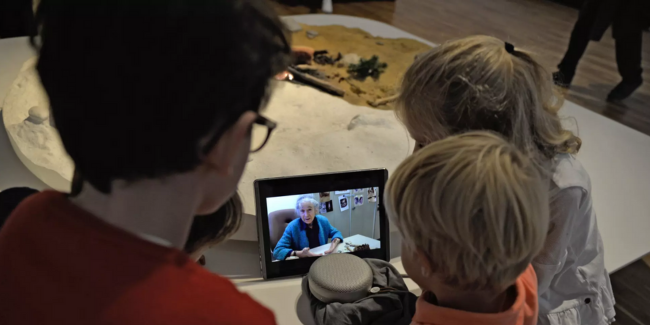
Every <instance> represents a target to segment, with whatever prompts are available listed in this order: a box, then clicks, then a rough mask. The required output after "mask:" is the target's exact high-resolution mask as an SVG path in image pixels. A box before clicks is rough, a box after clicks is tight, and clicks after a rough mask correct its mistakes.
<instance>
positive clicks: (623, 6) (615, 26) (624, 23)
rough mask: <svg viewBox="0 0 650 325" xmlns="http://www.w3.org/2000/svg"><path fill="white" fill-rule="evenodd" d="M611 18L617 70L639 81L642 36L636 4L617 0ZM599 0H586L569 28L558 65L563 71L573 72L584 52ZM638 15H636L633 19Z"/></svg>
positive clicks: (628, 78) (626, 77)
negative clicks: (618, 2) (569, 36)
mask: <svg viewBox="0 0 650 325" xmlns="http://www.w3.org/2000/svg"><path fill="white" fill-rule="evenodd" d="M620 1H621V2H620V5H619V7H618V8H617V10H616V14H615V15H614V19H613V22H612V30H613V34H614V38H615V39H616V64H617V65H618V72H619V73H620V75H621V77H623V79H624V80H626V81H632V82H634V81H639V80H641V74H642V72H643V69H642V68H641V51H642V48H641V44H642V40H643V23H642V22H641V21H642V18H641V15H640V14H639V13H638V11H639V8H637V7H636V6H635V5H634V3H635V2H634V1H630V0H620ZM599 2H601V1H599V0H587V2H586V3H585V5H584V7H583V8H582V9H581V10H580V16H579V17H578V21H577V22H576V24H575V26H574V27H573V32H571V41H570V42H569V48H568V49H567V51H566V53H565V54H564V58H563V59H562V62H560V64H559V65H558V68H559V69H560V71H561V72H562V73H564V74H565V75H573V74H574V73H575V70H576V67H577V66H578V62H579V61H580V58H581V57H582V55H583V54H584V53H585V50H586V49H587V45H588V44H589V40H590V39H591V36H592V34H591V33H592V28H593V26H594V24H595V23H596V19H597V15H598V10H600V8H599ZM636 17H639V19H636Z"/></svg>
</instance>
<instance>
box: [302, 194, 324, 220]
mask: <svg viewBox="0 0 650 325" xmlns="http://www.w3.org/2000/svg"><path fill="white" fill-rule="evenodd" d="M303 202H309V203H311V205H312V207H313V208H314V211H315V213H314V214H318V207H319V206H320V204H318V201H316V200H315V199H314V196H313V194H305V195H301V196H299V197H298V199H297V200H296V214H297V215H300V204H301V203H303Z"/></svg>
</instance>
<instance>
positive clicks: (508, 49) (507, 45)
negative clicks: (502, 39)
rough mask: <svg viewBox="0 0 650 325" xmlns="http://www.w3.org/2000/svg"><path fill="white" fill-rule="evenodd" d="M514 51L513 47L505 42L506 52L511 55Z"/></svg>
mask: <svg viewBox="0 0 650 325" xmlns="http://www.w3.org/2000/svg"><path fill="white" fill-rule="evenodd" d="M514 51H515V46H514V45H512V44H510V43H508V42H506V52H508V53H510V54H512V53H513V52H514Z"/></svg>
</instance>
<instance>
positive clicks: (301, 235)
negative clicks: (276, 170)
mask: <svg viewBox="0 0 650 325" xmlns="http://www.w3.org/2000/svg"><path fill="white" fill-rule="evenodd" d="M318 206H319V204H318V201H316V200H314V198H313V197H312V196H311V195H303V196H300V197H299V198H298V200H296V214H297V215H298V216H299V217H300V218H298V219H295V220H293V221H291V222H290V223H289V224H288V225H287V228H286V229H285V230H284V234H283V235H282V238H280V241H279V242H278V244H277V245H276V246H275V249H274V250H273V259H275V260H285V259H287V258H288V257H291V256H297V257H299V258H305V257H312V256H319V255H321V254H314V253H312V252H310V251H309V250H310V249H311V248H314V247H318V246H321V245H325V244H327V240H328V239H329V238H331V239H332V244H331V245H330V248H329V249H328V250H327V251H326V252H325V253H323V255H327V254H330V253H332V252H334V251H335V250H336V246H337V245H338V244H339V243H341V242H343V236H342V235H341V232H340V231H338V230H337V229H336V228H334V227H332V225H330V222H329V221H328V220H327V218H325V217H324V216H321V215H319V214H316V213H317V212H318Z"/></svg>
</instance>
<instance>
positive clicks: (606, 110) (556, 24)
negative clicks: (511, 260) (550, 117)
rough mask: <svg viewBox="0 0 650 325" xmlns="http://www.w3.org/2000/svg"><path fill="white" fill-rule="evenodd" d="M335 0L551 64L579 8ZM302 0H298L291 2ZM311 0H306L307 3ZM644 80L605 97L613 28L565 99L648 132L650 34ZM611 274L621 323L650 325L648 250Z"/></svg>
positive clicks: (351, 11) (348, 10)
mask: <svg viewBox="0 0 650 325" xmlns="http://www.w3.org/2000/svg"><path fill="white" fill-rule="evenodd" d="M274 1H276V2H275V3H274V5H275V7H276V10H277V11H278V13H279V14H281V15H296V14H307V13H317V12H319V11H320V10H318V9H313V8H320V2H321V1H320V0H274ZM333 1H334V3H335V4H334V13H335V14H340V15H349V16H357V17H364V18H369V19H373V20H377V21H381V22H384V23H388V24H390V25H393V26H395V27H397V28H400V29H402V30H405V31H407V32H409V33H411V34H415V35H417V36H420V37H422V38H425V39H427V40H429V41H431V42H434V43H442V42H445V41H447V40H450V39H454V38H459V37H464V36H468V35H475V34H487V35H492V36H495V37H498V38H501V39H503V40H505V41H508V42H510V43H512V44H514V45H515V46H516V47H520V48H523V49H526V50H528V51H532V52H534V53H536V54H537V57H538V59H539V60H540V62H542V63H543V64H544V65H546V66H547V68H548V69H549V70H550V71H554V70H555V66H556V65H557V63H559V62H560V60H561V59H562V56H563V55H564V51H565V50H566V46H567V44H568V42H569V36H570V34H571V30H572V28H573V24H574V23H575V21H576V19H577V17H578V10H576V9H573V8H569V7H566V6H564V5H561V4H557V3H554V2H551V1H548V0H489V1H486V0H458V1H450V0H396V1H395V2H390V1H369V2H368V1H365V2H361V1H350V0H346V1H341V0H333ZM289 2H295V3H299V4H298V5H295V4H293V3H289ZM305 4H307V5H305ZM643 41H644V52H643V56H644V61H643V66H644V67H646V70H645V73H644V79H645V80H647V81H648V82H646V83H645V84H644V85H643V86H642V87H641V88H640V89H639V90H637V92H636V93H635V94H634V95H632V97H630V98H628V99H627V100H626V101H625V102H624V104H623V105H614V104H610V103H607V102H606V101H605V98H606V97H607V94H608V93H609V91H610V90H611V88H613V87H614V86H615V85H616V84H617V83H618V82H619V81H620V76H619V75H618V71H617V69H616V60H615V54H614V40H613V39H612V36H611V31H608V32H607V34H606V35H605V37H603V40H602V41H601V42H599V43H595V42H592V43H591V44H590V45H589V48H588V49H587V52H586V53H585V56H584V57H583V58H582V61H581V62H580V65H579V66H578V71H577V74H576V77H575V79H574V83H573V86H572V88H571V90H570V91H569V93H568V95H567V99H568V100H570V101H573V102H575V103H577V104H579V105H581V106H583V107H585V108H588V109H590V110H592V111H594V112H597V113H599V114H602V115H604V116H607V117H609V118H611V119H613V120H615V121H618V122H620V123H623V124H625V125H627V126H629V127H631V128H633V129H636V130H638V131H641V132H643V133H645V134H648V135H650V33H645V35H644V40H643ZM647 259H648V263H649V264H646V263H644V262H643V261H641V260H639V261H637V262H635V263H633V264H631V265H629V266H627V267H625V268H623V269H621V270H619V271H617V272H615V273H614V274H612V276H611V279H612V285H613V287H614V295H615V297H616V300H617V305H616V313H617V317H616V318H617V322H616V324H621V325H643V324H650V308H648V307H649V306H650V267H649V265H650V255H649V256H648V257H647Z"/></svg>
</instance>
